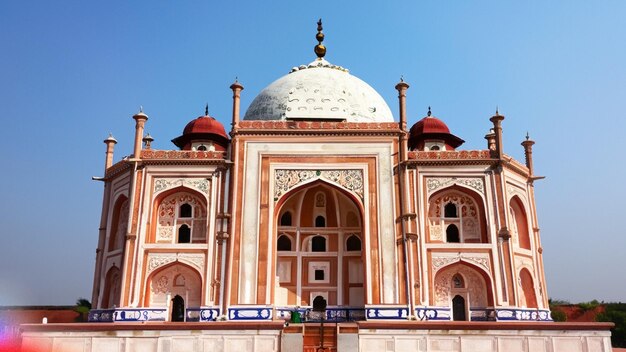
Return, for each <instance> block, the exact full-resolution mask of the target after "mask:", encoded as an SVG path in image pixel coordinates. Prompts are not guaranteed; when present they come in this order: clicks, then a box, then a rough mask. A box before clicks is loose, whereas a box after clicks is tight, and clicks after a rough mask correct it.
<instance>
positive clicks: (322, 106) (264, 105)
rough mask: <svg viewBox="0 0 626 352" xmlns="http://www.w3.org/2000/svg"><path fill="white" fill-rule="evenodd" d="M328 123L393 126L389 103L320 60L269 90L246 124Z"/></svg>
mask: <svg viewBox="0 0 626 352" xmlns="http://www.w3.org/2000/svg"><path fill="white" fill-rule="evenodd" d="M287 119H309V120H310V119H324V120H346V121H348V122H393V115H392V114H391V110H390V109H389V106H388V105H387V103H386V102H385V100H384V99H383V98H382V97H381V96H380V94H378V93H377V92H376V91H375V90H374V89H373V88H372V87H370V86H369V85H368V84H367V83H365V82H363V81H362V80H360V79H359V78H357V77H355V76H352V75H351V74H350V73H348V70H347V69H345V68H343V67H340V66H335V65H332V64H330V63H329V62H328V61H326V60H324V59H316V60H315V61H313V62H312V63H310V64H309V65H301V66H299V67H294V68H293V69H292V70H291V72H290V73H289V74H287V75H285V76H283V77H281V78H279V79H278V80H276V81H274V82H273V83H272V84H270V85H269V86H267V87H266V88H265V89H263V90H262V91H261V93H259V95H257V96H256V98H254V100H253V101H252V104H250V107H249V108H248V110H247V111H246V114H245V116H244V120H287Z"/></svg>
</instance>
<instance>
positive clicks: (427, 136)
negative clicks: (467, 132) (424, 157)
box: [409, 106, 465, 151]
mask: <svg viewBox="0 0 626 352" xmlns="http://www.w3.org/2000/svg"><path fill="white" fill-rule="evenodd" d="M463 143H465V141H464V140H462V139H461V138H459V137H457V136H455V135H453V134H452V133H450V129H449V128H448V126H447V125H446V124H445V123H444V122H443V121H441V120H440V119H438V118H436V117H434V116H432V112H431V111H430V106H429V107H428V113H427V114H426V117H424V118H423V119H421V120H419V121H417V123H416V124H415V125H413V127H411V131H410V132H409V149H411V150H425V151H429V150H454V149H455V148H458V147H459V146H460V145H461V144H463Z"/></svg>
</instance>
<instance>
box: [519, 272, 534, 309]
mask: <svg viewBox="0 0 626 352" xmlns="http://www.w3.org/2000/svg"><path fill="white" fill-rule="evenodd" d="M519 280H520V281H519V283H520V286H521V290H520V291H521V295H520V306H522V307H526V308H538V306H537V295H536V293H535V284H534V280H533V276H532V274H531V273H530V271H529V270H528V269H526V268H522V269H521V270H520V272H519Z"/></svg>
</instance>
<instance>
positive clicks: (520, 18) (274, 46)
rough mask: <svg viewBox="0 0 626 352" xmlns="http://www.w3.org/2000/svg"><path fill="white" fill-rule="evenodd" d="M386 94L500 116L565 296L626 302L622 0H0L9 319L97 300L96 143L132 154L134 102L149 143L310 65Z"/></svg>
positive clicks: (245, 101)
mask: <svg viewBox="0 0 626 352" xmlns="http://www.w3.org/2000/svg"><path fill="white" fill-rule="evenodd" d="M319 17H322V18H323V19H324V32H325V33H326V41H325V44H326V46H327V48H328V54H327V57H326V58H327V59H328V60H329V61H330V62H332V63H334V64H337V65H341V66H344V67H347V68H349V69H350V71H351V73H352V74H354V75H356V76H358V77H360V78H361V79H363V80H364V81H366V82H368V83H369V84H370V85H372V86H373V87H374V88H375V89H376V90H378V92H380V93H381V95H382V96H383V97H384V98H385V99H386V100H387V103H388V104H389V106H390V107H391V108H392V111H394V114H397V100H396V95H397V92H396V91H395V90H394V85H395V83H397V82H398V80H399V78H400V75H404V79H405V80H406V81H407V82H408V83H410V84H411V88H410V90H409V92H408V112H409V116H410V120H409V121H410V123H414V122H416V121H417V120H418V119H420V118H421V117H423V116H424V115H425V113H426V111H427V107H428V106H429V105H430V106H432V109H433V114H434V115H435V116H438V117H439V118H441V119H443V120H444V121H445V122H447V123H448V125H449V126H450V128H451V129H452V132H453V133H455V134H457V135H459V136H460V137H462V138H463V139H465V140H466V141H467V142H466V144H465V145H464V148H466V149H482V148H484V147H485V141H484V139H483V136H484V135H485V133H486V132H487V130H488V129H489V127H490V122H489V121H488V118H489V117H490V116H491V115H492V114H493V112H494V110H495V107H496V105H498V106H499V108H500V112H501V113H503V114H504V115H505V116H506V120H505V121H504V137H505V151H506V153H508V154H509V155H512V156H514V157H516V158H517V159H518V160H523V152H522V147H521V146H520V144H519V143H520V142H521V141H522V139H523V137H524V135H525V134H526V131H529V132H530V134H531V137H532V138H533V139H534V140H536V141H537V144H536V146H535V149H534V151H535V153H534V156H535V168H536V170H537V173H538V174H541V175H546V176H547V177H548V178H547V179H546V180H544V181H539V182H537V185H536V192H537V205H538V208H539V224H540V227H541V235H542V240H543V246H544V258H545V268H546V274H547V278H548V293H549V295H550V296H551V297H553V298H559V299H569V300H572V301H584V300H591V299H594V298H595V299H599V300H606V301H626V280H625V279H624V267H625V266H626V260H625V256H626V253H625V252H626V230H625V227H624V226H623V224H622V222H623V219H624V218H625V217H626V205H624V200H625V199H626V186H624V181H623V177H624V174H625V173H626V167H625V166H624V165H625V160H626V158H625V157H624V155H623V152H622V137H623V135H624V134H625V133H626V122H625V121H626V117H625V116H624V114H625V111H626V45H625V44H624V43H626V26H624V18H626V2H624V1H617V0H616V1H597V2H596V1H593V2H592V1H471V2H470V1H375V2H374V1H373V2H365V1H315V2H311V1H306V2H295V1H272V2H269V1H254V2H252V1H230V2H227V1H220V2H215V1H104V2H91V1H78V0H77V1H54V2H52V1H2V2H0V119H1V122H2V124H1V125H2V129H1V136H2V138H1V139H0V162H1V165H2V168H1V172H0V194H1V197H2V198H1V200H0V305H17V304H20V305H22V304H72V303H73V302H74V301H75V300H76V298H78V297H87V298H89V299H90V298H91V285H92V277H93V268H94V258H95V248H96V242H97V235H98V225H99V218H100V209H101V202H102V188H103V185H102V183H99V182H94V181H91V180H90V179H91V176H101V175H102V174H103V170H102V169H103V165H104V150H105V146H104V144H103V143H102V140H103V139H104V138H106V136H107V135H108V133H109V132H112V133H113V134H114V136H115V137H116V138H117V139H118V141H119V144H118V145H117V147H116V160H119V159H120V158H121V157H122V156H124V155H128V154H130V153H131V149H132V137H133V133H134V121H133V120H132V119H131V116H132V115H133V114H134V113H135V112H137V110H138V108H139V106H140V105H143V107H144V111H145V112H146V113H147V114H148V115H149V116H150V120H149V121H148V125H147V131H148V132H150V133H151V134H152V136H153V137H154V138H155V139H156V141H155V143H154V146H155V148H160V149H168V148H174V146H173V144H171V143H170V140H171V139H172V138H174V137H176V136H178V135H179V134H180V133H181V131H182V128H183V127H184V126H185V124H186V123H187V122H188V121H189V120H191V119H193V118H195V117H197V116H199V115H201V114H202V113H203V111H204V105H205V103H207V102H208V103H209V110H210V113H211V115H213V116H215V117H217V118H218V119H220V120H221V121H222V122H223V123H225V124H226V125H227V126H228V124H229V116H230V109H231V104H232V101H231V94H232V93H231V91H230V90H229V89H228V87H229V85H230V84H231V83H232V82H233V81H234V78H235V76H238V77H239V81H240V82H242V83H243V84H244V86H245V90H244V91H243V98H242V109H245V108H247V106H248V105H249V103H250V102H251V101H252V99H253V98H254V96H255V95H256V94H257V93H258V92H259V91H260V90H261V89H262V88H263V87H265V86H266V85H268V84H269V83H271V82H272V81H273V80H275V79H277V78H278V77H280V76H282V75H284V74H285V73H287V72H288V71H289V69H290V68H291V67H293V66H297V65H300V64H305V63H308V62H310V61H312V60H313V58H314V54H313V46H314V45H315V44H316V43H315V40H314V36H315V21H316V20H317V19H318V18H319Z"/></svg>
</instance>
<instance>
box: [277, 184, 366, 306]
mask: <svg viewBox="0 0 626 352" xmlns="http://www.w3.org/2000/svg"><path fill="white" fill-rule="evenodd" d="M362 214H363V209H362V204H361V203H360V202H359V200H358V198H357V197H355V196H354V195H353V194H351V193H350V192H349V191H346V190H344V189H342V188H340V187H337V186H335V185H333V184H330V183H327V182H325V181H323V180H317V181H314V182H311V183H308V184H306V185H302V186H300V187H298V188H295V189H293V190H291V191H290V192H288V193H287V194H285V195H283V196H282V197H281V199H280V200H279V201H278V202H277V207H276V211H275V214H274V219H275V222H274V223H275V224H276V226H275V231H274V234H275V237H274V246H273V248H274V258H275V263H276V265H275V285H274V304H275V305H276V306H283V307H285V306H311V305H312V303H313V300H314V299H315V298H316V297H318V296H321V297H323V298H325V299H326V301H327V302H328V305H329V306H340V307H351V308H363V307H364V304H365V302H366V301H367V300H366V290H365V287H366V281H367V275H366V270H365V259H366V258H365V256H364V255H363V253H364V252H365V251H364V249H365V248H366V246H365V244H366V241H367V238H366V237H367V236H365V232H364V227H363V223H364V221H363V215H362Z"/></svg>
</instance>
